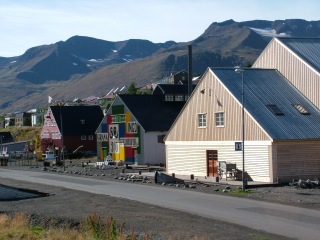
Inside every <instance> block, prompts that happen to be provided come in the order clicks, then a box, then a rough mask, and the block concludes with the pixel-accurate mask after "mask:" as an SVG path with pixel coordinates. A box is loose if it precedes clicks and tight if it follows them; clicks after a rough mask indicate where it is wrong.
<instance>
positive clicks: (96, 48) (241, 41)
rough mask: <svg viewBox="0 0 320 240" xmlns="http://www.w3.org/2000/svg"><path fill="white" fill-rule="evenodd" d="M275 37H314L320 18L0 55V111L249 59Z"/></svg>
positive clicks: (84, 40) (87, 40)
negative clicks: (181, 37)
mask: <svg viewBox="0 0 320 240" xmlns="http://www.w3.org/2000/svg"><path fill="white" fill-rule="evenodd" d="M274 36H287V37H319V36H320V21H305V20H301V19H289V20H276V21H264V20H253V21H246V22H235V21H233V20H228V21H224V22H220V23H218V22H213V23H212V24H211V25H210V26H209V27H208V28H207V29H206V30H205V31H204V33H203V34H201V35H200V36H199V37H197V38H196V39H194V40H191V41H189V42H181V43H177V42H174V41H168V42H165V43H153V42H150V41H148V40H140V39H130V40H126V41H119V42H110V41H105V40H101V39H95V38H91V37H84V36H73V37H71V38H69V39H68V40H67V41H65V42H63V41H60V42H57V43H55V44H50V45H43V46H37V47H33V48H30V49H28V50H27V51H26V52H25V53H24V54H23V55H21V56H17V57H12V58H4V57H0V87H1V89H2V91H1V92H2V97H1V98H0V114H4V113H6V112H9V111H17V110H22V111H25V110H29V109H31V108H36V107H38V106H43V105H46V104H47V99H48V97H47V96H48V95H50V96H51V97H53V99H54V100H62V99H64V100H72V99H74V98H75V97H78V98H85V97H88V96H90V95H95V96H102V95H104V94H106V93H107V92H109V91H110V90H111V89H112V88H116V87H123V86H128V85H129V84H130V83H131V82H135V83H136V84H137V85H138V86H144V85H146V84H149V83H153V82H156V81H159V80H161V79H164V78H166V77H168V76H169V75H170V74H171V73H175V72H178V71H181V70H183V69H184V70H187V69H188V45H192V49H193V58H192V61H193V73H194V74H202V73H203V72H204V71H205V70H206V69H207V67H209V66H210V67H219V66H224V67H233V66H237V65H242V66H244V65H247V64H250V63H253V62H254V61H255V59H256V58H257V57H258V56H259V54H260V53H261V51H262V50H263V49H264V48H265V47H266V45H267V44H268V42H269V41H270V40H271V38H272V37H274Z"/></svg>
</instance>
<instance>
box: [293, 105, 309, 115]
mask: <svg viewBox="0 0 320 240" xmlns="http://www.w3.org/2000/svg"><path fill="white" fill-rule="evenodd" d="M292 105H293V106H294V108H295V109H297V111H298V112H299V113H301V114H302V115H310V113H309V112H308V111H307V109H305V108H304V106H303V105H302V104H299V103H298V104H292Z"/></svg>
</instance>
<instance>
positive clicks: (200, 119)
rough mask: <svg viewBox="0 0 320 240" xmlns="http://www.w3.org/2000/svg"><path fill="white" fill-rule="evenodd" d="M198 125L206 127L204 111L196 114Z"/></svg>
mask: <svg viewBox="0 0 320 240" xmlns="http://www.w3.org/2000/svg"><path fill="white" fill-rule="evenodd" d="M198 127H199V128H205V127H207V114H206V113H199V114H198Z"/></svg>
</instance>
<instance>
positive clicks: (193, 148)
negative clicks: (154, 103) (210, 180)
mask: <svg viewBox="0 0 320 240" xmlns="http://www.w3.org/2000/svg"><path fill="white" fill-rule="evenodd" d="M244 70H245V71H244V72H243V80H244V81H243V83H244V85H243V86H244V87H243V90H244V95H243V96H244V126H245V141H244V143H245V144H244V155H245V171H246V172H247V175H248V179H249V180H254V181H263V182H283V181H291V180H292V179H293V178H311V177H319V176H320V112H319V110H318V109H317V108H316V107H315V106H314V105H313V104H312V103H311V102H310V101H309V100H308V99H307V98H306V97H304V96H303V95H302V94H301V93H300V92H299V91H298V90H297V89H296V88H295V87H294V86H293V85H292V84H290V82H289V81H288V80H287V79H286V78H285V77H283V75H282V74H280V73H279V72H278V71H277V70H275V69H253V68H251V69H244ZM241 141H242V74H237V73H236V72H235V69H234V68H208V69H207V71H206V72H205V74H204V75H203V77H202V79H201V81H200V82H199V84H198V85H197V87H196V89H195V90H194V91H193V94H192V95H191V97H190V99H189V100H188V102H187V103H186V105H185V106H184V108H183V110H182V111H181V113H180V114H179V116H178V117H177V119H176V120H175V122H174V124H173V125H172V127H171V128H170V130H169V131H168V133H167V135H166V138H165V144H166V165H167V173H168V174H172V173H175V174H181V175H191V174H193V175H194V176H195V177H196V176H200V177H203V176H208V177H214V176H217V174H218V172H217V165H218V163H219V162H221V161H224V162H227V163H233V164H236V168H237V169H238V170H239V171H242V169H243V166H242V151H237V150H238V149H237V148H236V146H238V143H239V142H241Z"/></svg>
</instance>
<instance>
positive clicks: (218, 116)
mask: <svg viewBox="0 0 320 240" xmlns="http://www.w3.org/2000/svg"><path fill="white" fill-rule="evenodd" d="M214 116H215V123H216V127H224V123H225V116H224V112H216V113H215V114H214Z"/></svg>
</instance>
